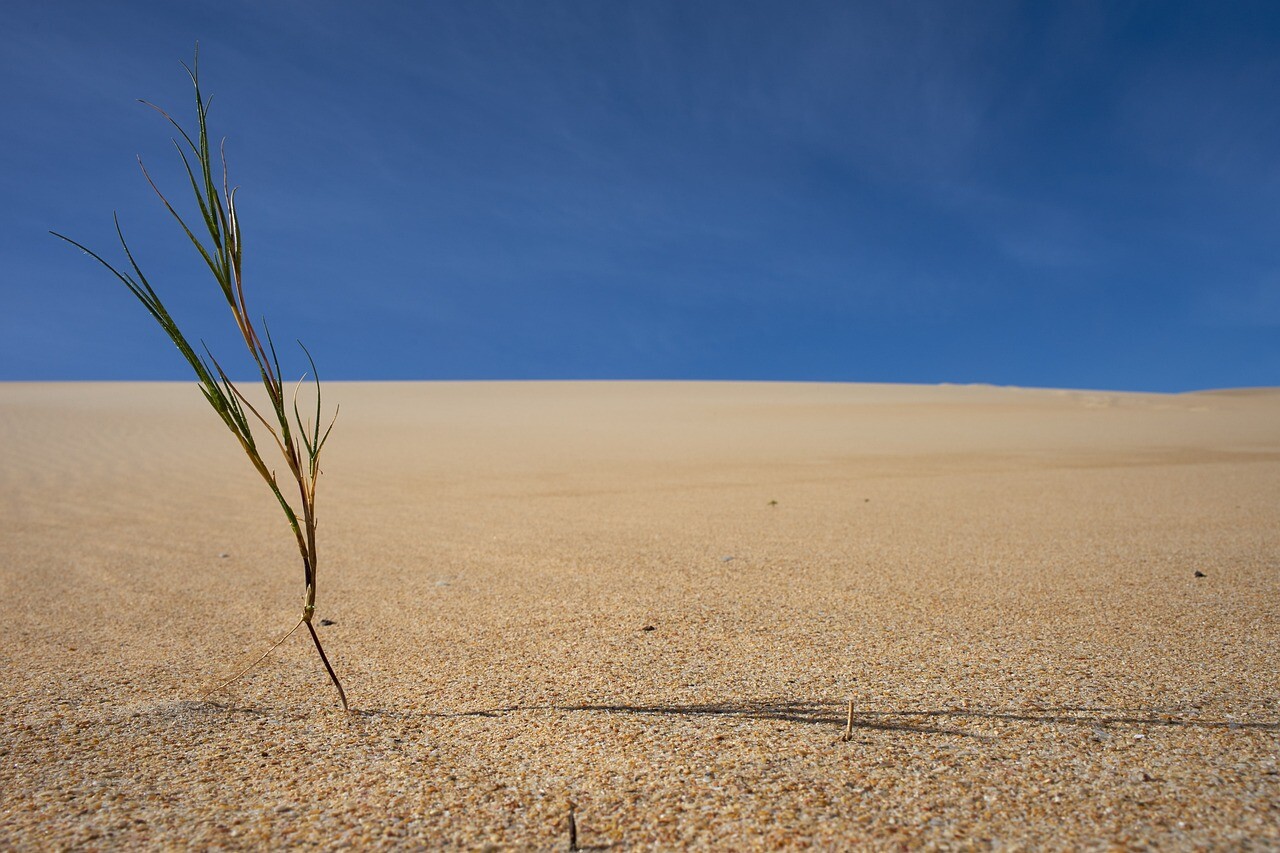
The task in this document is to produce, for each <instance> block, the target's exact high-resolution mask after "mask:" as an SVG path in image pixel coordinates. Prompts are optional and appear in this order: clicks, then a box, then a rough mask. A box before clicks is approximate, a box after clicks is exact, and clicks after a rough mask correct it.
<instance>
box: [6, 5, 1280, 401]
mask: <svg viewBox="0 0 1280 853" xmlns="http://www.w3.org/2000/svg"><path fill="white" fill-rule="evenodd" d="M365 7H368V8H365ZM4 19H5V20H4V27H3V31H2V32H0V151H3V157H2V158H0V192H2V193H3V198H4V200H5V202H6V203H5V204H4V205H3V207H2V208H0V217H2V219H0V253H2V255H0V256H2V257H3V261H4V263H3V265H2V266H0V297H2V298H3V308H2V309H0V379H182V378H186V377H187V374H186V372H185V368H186V365H185V364H184V363H183V362H182V360H181V358H180V357H179V355H178V354H177V352H176V351H175V350H173V348H172V346H171V345H170V344H169V343H168V342H167V341H166V340H165V339H164V338H163V336H162V334H161V332H160V331H159V329H157V328H155V327H154V326H153V325H152V323H151V321H150V319H149V318H148V317H147V316H146V315H145V314H144V312H143V311H142V309H141V307H140V306H139V305H137V304H136V303H134V302H133V301H132V297H130V296H129V295H128V294H127V292H125V291H124V290H123V288H122V287H120V286H119V285H118V283H116V282H114V280H113V279H111V278H110V277H109V276H108V275H107V274H106V273H105V272H104V271H103V270H102V269H101V268H99V267H97V266H96V264H94V263H93V262H92V261H91V260H89V259H88V258H86V257H84V256H83V255H81V254H80V253H79V252H77V251H75V250H74V249H72V248H71V247H69V246H67V245H65V244H62V243H60V242H58V241H57V240H55V239H54V238H52V237H50V236H48V235H47V233H46V232H47V230H49V229H54V230H58V231H62V232H64V233H67V234H69V235H71V236H73V237H75V238H76V239H78V240H80V241H82V242H85V243H87V244H89V245H91V246H93V247H94V248H96V249H99V250H101V251H103V252H105V253H108V254H109V256H110V257H113V258H114V257H118V254H117V252H118V249H117V247H116V246H115V245H114V236H113V232H112V226H111V213H112V211H113V210H117V211H119V213H120V216H121V219H122V221H123V223H124V225H125V228H126V233H127V234H128V236H129V237H130V239H131V243H132V245H133V246H134V249H135V251H136V253H137V255H138V256H139V259H140V261H141V263H142V265H143V267H144V269H146V270H147V271H148V273H149V274H150V276H151V278H152V280H153V283H154V284H155V285H156V287H157V289H158V290H160V291H161V293H162V295H164V296H166V297H167V299H168V301H169V302H170V307H171V308H172V310H173V311H174V313H175V314H176V315H177V316H178V318H179V320H180V321H181V322H182V323H183V324H184V326H186V327H187V329H188V332H189V335H190V336H191V337H195V338H199V337H203V338H206V339H207V340H208V341H209V342H210V344H211V346H213V347H214V349H215V351H218V352H223V353H227V354H228V355H226V356H224V358H225V360H226V361H228V362H231V363H232V364H239V362H236V361H234V359H232V358H231V357H230V353H233V352H234V350H233V349H232V347H234V344H235V342H234V341H233V340H231V339H229V338H228V337H227V336H226V333H225V329H226V328H227V327H228V326H229V323H230V321H229V317H227V316H225V315H224V313H222V312H223V311H224V310H225V309H224V308H223V307H220V304H219V302H218V299H217V297H216V296H215V291H214V288H213V282H212V280H211V279H209V278H208V275H207V273H205V274H204V275H202V274H201V268H200V265H199V263H198V261H197V260H196V259H195V258H194V256H193V255H192V254H191V252H190V247H189V246H186V247H184V246H183V245H182V240H183V238H182V237H181V235H180V233H179V232H178V231H177V230H176V226H175V225H174V224H173V223H172V222H171V221H169V220H167V219H166V218H165V214H164V213H163V211H162V209H161V208H160V207H159V206H158V204H157V202H156V200H155V199H154V197H153V196H152V195H151V194H150V190H149V189H148V188H147V187H146V185H145V183H144V182H143V180H142V178H141V176H140V174H139V172H138V169H137V165H136V163H135V161H134V157H135V155H141V156H142V157H143V158H144V160H145V161H146V162H147V165H148V167H149V168H150V169H152V171H153V173H154V174H156V176H157V178H158V179H159V181H160V182H161V183H162V185H164V186H165V187H166V188H169V189H171V190H172V192H173V195H175V196H181V195H182V188H183V183H182V180H183V178H182V175H181V173H180V172H179V171H177V165H176V159H175V157H176V155H175V154H174V152H173V150H172V148H171V147H170V143H169V136H170V132H169V130H168V129H167V127H166V126H165V124H164V122H163V120H162V119H160V117H159V116H157V115H156V114H155V113H153V112H151V111H150V110H148V109H147V108H146V107H144V106H142V105H140V104H138V103H136V102H135V99H136V98H146V99H148V100H152V101H155V102H157V103H159V104H161V105H164V106H165V107H167V108H169V109H170V110H171V111H172V112H174V114H175V115H177V116H179V117H181V118H182V119H183V120H184V121H185V120H188V119H189V118H190V116H191V102H190V87H189V84H188V83H187V81H186V78H185V75H184V72H183V71H182V69H181V67H180V66H179V62H180V61H183V60H186V61H189V60H190V57H191V52H192V46H193V44H194V43H195V41H196V40H197V39H199V41H200V45H201V53H200V57H201V70H202V77H203V83H204V86H205V88H206V90H207V91H209V92H212V93H213V96H214V104H213V112H212V117H211V121H212V124H213V128H214V132H215V133H216V134H217V135H219V136H225V137H226V140H227V152H228V156H229V159H230V162H231V170H232V180H233V182H235V183H237V184H240V185H241V187H242V189H241V192H240V195H239V196H238V200H239V205H240V209H241V218H242V222H243V227H244V230H245V236H246V276H247V286H248V289H249V299H250V306H251V309H252V310H253V311H254V312H255V313H262V314H265V315H266V316H267V317H268V319H269V320H270V322H271V325H272V328H273V331H274V332H275V334H276V336H277V339H283V340H292V339H293V338H295V337H301V338H302V339H303V340H304V342H305V343H307V344H308V346H309V347H310V348H311V350H312V352H313V353H314V354H315V356H316V358H317V361H318V362H319V364H320V368H321V373H322V376H324V377H326V378H330V379H491V378H492V379H542V378H548V379H596V378H601V379H646V378H658V379H762V380H834V381H869V382H991V383H998V384H1015V385H1038V386H1056V387H1090V388H1113V389H1128V390H1151V391H1180V390H1189V389H1195V388H1205V387H1223V386H1241V385H1277V384H1280V94H1278V93H1280V4H1277V3H1274V2H1259V3H1252V4H1249V3H1232V2H1201V3H1185V2H1158V1H1157V2H1124V0H1102V1H1101V2H1094V3H1091V2H1061V3H1050V2H1023V3H1004V2H973V3H968V2H965V3H958V2H947V0H942V1H941V2H888V0H884V2H875V3H872V2H856V0H831V2H805V0H791V2H781V1H780V2H751V0H728V2H709V1H708V2H704V1H703V0H636V2H614V0H583V2H572V3H571V2H556V1H555V0H527V1H526V2H484V0H457V1H456V2H400V3H396V2H370V3H367V4H364V3H352V2H347V0H342V2H327V0H305V2H304V0H294V2H286V0H268V1H267V2H263V0H229V2H222V3H217V4H214V3H207V2H206V3H190V2H181V1H180V0H163V2H128V0H123V2H119V3H105V2H96V0H95V2H68V1H67V0H59V2H51V3H34V2H32V3H11V4H7V6H6V10H5V15H4ZM236 355H237V357H238V354H236ZM237 372H240V373H243V367H241V368H238V371H237ZM286 372H289V373H294V372H300V367H297V366H296V365H294V366H290V368H289V369H288V370H287V371H286Z"/></svg>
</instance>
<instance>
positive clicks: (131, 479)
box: [0, 382, 1280, 849]
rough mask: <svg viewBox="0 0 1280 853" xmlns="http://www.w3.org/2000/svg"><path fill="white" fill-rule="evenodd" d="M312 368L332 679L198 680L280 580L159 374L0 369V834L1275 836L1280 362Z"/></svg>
mask: <svg viewBox="0 0 1280 853" xmlns="http://www.w3.org/2000/svg"><path fill="white" fill-rule="evenodd" d="M325 394H326V400H328V399H330V398H332V399H333V401H334V402H336V403H340V404H341V409H342V416H341V418H340V419H339V421H338V425H337V427H336V428H335V431H334V435H333V438H332V440H331V443H330V444H329V446H328V448H327V451H326V452H327V454H328V457H327V459H326V460H325V462H326V464H325V473H324V475H323V476H322V477H321V479H320V482H319V492H320V500H319V506H320V511H321V516H320V529H321V537H320V538H321V550H322V554H321V564H322V565H323V567H324V569H323V571H324V573H325V577H324V580H323V583H324V584H325V590H326V597H325V600H324V602H322V608H321V612H318V613H317V618H318V619H319V618H325V619H329V620H332V621H333V623H334V624H333V625H332V626H329V627H328V628H326V631H328V632H329V633H327V634H326V640H325V642H326V647H327V648H329V651H330V653H331V654H332V655H333V656H334V657H335V658H336V659H338V660H339V661H340V662H341V668H342V676H343V682H344V684H345V686H346V688H347V692H348V696H349V698H350V700H351V704H352V709H353V713H351V714H349V715H348V714H344V713H343V712H342V711H341V709H340V708H339V707H338V706H337V703H336V699H335V697H334V696H333V694H332V692H331V691H329V690H328V689H327V685H326V683H325V674H324V672H323V670H322V669H321V668H320V667H319V664H318V663H317V662H316V661H315V660H314V659H313V658H314V655H309V654H308V649H307V647H306V645H305V644H304V643H303V642H302V641H301V640H300V639H297V638H295V640H291V641H290V643H289V644H287V645H286V646H284V647H282V648H281V649H280V650H279V652H278V653H277V654H276V655H275V656H274V657H272V658H269V659H268V660H267V662H265V663H264V664H263V665H262V666H261V667H260V668H258V669H257V670H255V671H253V672H251V673H250V674H249V675H248V676H246V677H245V678H244V679H243V680H242V681H240V682H238V683H237V684H235V685H233V686H232V687H231V688H229V689H228V690H227V691H225V692H224V693H220V694H218V695H217V696H215V697H213V700H212V701H209V702H202V701H199V699H198V697H199V695H200V694H201V691H202V690H203V689H205V688H208V687H210V686H213V685H214V684H216V683H217V682H218V681H219V680H220V679H222V678H225V677H226V676H228V675H230V674H231V673H232V672H233V671H234V670H235V669H236V667H237V665H238V664H243V663H245V662H247V660H248V659H251V658H252V657H253V656H254V652H255V651H256V652H260V651H262V650H263V649H265V648H266V646H267V644H268V643H269V642H270V640H271V638H272V635H273V632H275V631H277V630H278V629H279V627H280V625H281V624H283V623H284V622H285V621H287V620H288V618H289V617H290V616H294V615H296V614H295V611H296V607H297V602H296V597H297V587H298V578H297V577H295V576H294V575H293V574H291V571H292V569H293V567H294V565H295V563H296V562H297V555H296V553H294V552H293V551H291V550H290V549H291V547H292V542H291V541H289V540H287V539H284V538H282V537H281V536H280V535H279V529H278V528H279V524H280V521H279V518H278V515H277V514H278V509H277V508H276V507H275V506H274V505H273V503H272V501H273V498H272V497H271V495H270V494H269V493H266V492H265V490H261V489H260V488H256V486H257V484H256V483H254V482H253V478H254V477H255V476H256V475H255V474H254V472H253V471H252V469H251V468H250V467H249V466H248V464H247V463H246V462H245V461H244V459H243V458H242V457H240V456H239V450H238V448H237V447H236V446H235V445H234V442H230V441H228V440H226V436H224V435H222V434H221V432H220V430H221V425H220V424H218V423H217V422H216V421H214V420H213V419H211V418H209V417H208V413H207V412H206V411H205V406H206V403H205V401H204V400H203V399H202V398H201V396H200V394H199V391H198V390H197V389H196V387H195V386H194V385H193V384H191V383H155V384H152V383H60V384H43V383H6V384H0V447H3V453H2V455H0V518H2V519H3V535H0V626H3V635H4V638H5V641H4V642H3V643H0V672H3V673H4V674H5V675H4V679H5V684H6V687H7V689H6V691H5V692H6V694H7V697H8V702H7V706H8V707H7V711H6V714H5V715H4V719H3V720H2V721H0V730H2V731H3V737H0V757H2V758H3V760H2V761H0V791H3V792H4V796H3V797H2V798H0V847H19V848H30V847H33V846H58V847H60V846H74V847H84V846H102V847H133V846H136V845H139V844H157V845H167V846H174V845H183V846H185V845H196V846H205V845H218V846H230V847H240V846H244V847H260V846H263V845H270V846H281V845H283V844H293V843H303V842H317V843H320V844H324V845H335V844H340V843H351V844H354V845H356V846H358V847H359V848H361V849H365V848H370V847H378V846H412V845H414V844H418V845H426V846H437V845H441V844H445V843H449V844H456V845H461V846H463V847H464V848H467V849H483V848H485V847H486V846H489V849H528V848H540V849H549V848H552V847H555V846H560V845H567V844H568V829H567V818H568V814H569V806H568V803H569V802H572V803H573V804H574V818H575V824H576V834H577V840H578V842H579V844H581V845H583V846H584V847H589V846H591V845H598V846H603V845H613V846H614V847H616V848H618V849H633V848H638V849H645V848H658V849H672V848H680V847H694V848H699V847H702V848H715V849H752V848H758V847H770V846H782V847H792V846H799V845H801V844H804V843H809V844H813V845H817V846H819V847H821V848H827V849H834V848H838V847H839V846H841V845H848V844H851V843H859V842H861V843H874V844H878V845H889V844H894V843H906V844H909V845H925V846H927V845H931V844H932V845H948V844H957V843H961V842H971V843H975V844H979V845H985V844H987V843H993V842H1001V843H1007V844H1011V845H1017V846H1022V847H1044V846H1065V847H1087V846H1105V845H1109V844H1118V845H1121V846H1139V845H1142V844H1150V845H1154V846H1157V847H1161V848H1178V847H1188V846H1224V847H1248V846H1253V847H1275V846H1277V845H1280V805H1278V804H1280V766H1278V765H1277V760H1278V757H1280V692H1278V691H1280V688H1278V687H1277V680H1276V663H1275V662H1276V661H1277V660H1280V606H1278V605H1280V390H1278V389H1240V390H1230V391H1207V392H1200V393H1192V394H1179V395H1161V394H1129V393H1112V392H1105V391H1058V390H1044V389H1021V388H1001V387H991V386H903V385H857V384H848V385H845V384H798V383H797V384H788V383H696V382H695V383H664V382H617V383H615V382H531V383H510V382H482V383H470V382H459V383H448V382H442V383H332V384H331V385H327V386H326V390H325ZM210 471H212V472H213V473H212V474H210ZM260 492H261V493H260ZM851 700H852V702H853V730H852V738H851V739H850V740H849V741H848V742H841V741H840V740H839V738H840V735H841V732H843V731H844V727H845V723H846V715H847V711H848V704H849V702H850V701H851Z"/></svg>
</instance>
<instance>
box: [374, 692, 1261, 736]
mask: <svg viewBox="0 0 1280 853" xmlns="http://www.w3.org/2000/svg"><path fill="white" fill-rule="evenodd" d="M847 707H848V706H846V705H841V704H840V703H837V702H808V701H797V700H773V701H757V702H713V703H703V704H689V705H677V704H655V705H641V704H634V705H631V704H582V705H519V706H516V705H513V706H509V707H503V708H487V709H482V710H476V711H459V712H454V713H442V714H439V716H442V717H501V716H505V715H507V714H513V713H518V712H521V711H561V712H570V713H571V712H584V713H602V714H636V715H645V716H674V717H723V718H740V719H747V720H775V721H778V722H784V723H802V724H810V725H819V726H830V727H832V728H837V729H839V728H842V727H843V726H844V725H845V724H846V722H847V717H846V713H847ZM375 713H376V712H375ZM962 720H996V721H1002V722H1010V723H1029V724H1033V725H1077V726H1088V727H1091V728H1096V729H1104V730H1105V729H1107V728H1109V727H1112V726H1126V727H1172V728H1189V729H1223V730H1228V731H1236V730H1240V731H1249V730H1251V731H1280V722H1274V721H1272V722H1267V721H1238V720H1212V719H1197V718H1194V717H1188V716H1186V715H1185V714H1178V713H1175V712H1168V711H1160V710H1156V709H1149V708H1086V707H1059V708H1032V709H1018V710H1005V709H974V708H946V709H931V710H878V709H873V708H858V707H857V706H855V707H854V710H853V728H854V729H855V730H856V729H863V730H874V731H891V732H912V733H917V734H934V735H957V736H960V737H972V738H979V739H985V736H984V735H978V734H974V733H972V732H966V731H963V730H961V729H958V728H953V727H952V726H949V725H947V723H950V722H956V721H962Z"/></svg>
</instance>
